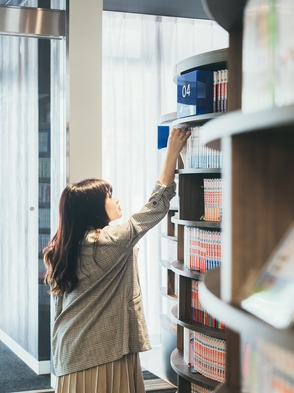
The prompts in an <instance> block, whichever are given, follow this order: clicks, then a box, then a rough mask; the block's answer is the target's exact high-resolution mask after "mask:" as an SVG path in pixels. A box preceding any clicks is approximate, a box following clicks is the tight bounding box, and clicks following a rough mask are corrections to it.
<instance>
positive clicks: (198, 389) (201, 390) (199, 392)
mask: <svg viewBox="0 0 294 393" xmlns="http://www.w3.org/2000/svg"><path fill="white" fill-rule="evenodd" d="M213 392H214V389H209V388H207V387H204V386H200V385H198V384H197V383H193V382H192V383H191V393H213Z"/></svg>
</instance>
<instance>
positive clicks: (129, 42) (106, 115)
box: [102, 11, 228, 344]
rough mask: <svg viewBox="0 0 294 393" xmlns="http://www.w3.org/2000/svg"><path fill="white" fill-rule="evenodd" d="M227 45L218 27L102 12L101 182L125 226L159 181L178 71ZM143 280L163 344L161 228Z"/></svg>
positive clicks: (149, 313) (151, 242)
mask: <svg viewBox="0 0 294 393" xmlns="http://www.w3.org/2000/svg"><path fill="white" fill-rule="evenodd" d="M227 46H228V35H227V33H226V32H225V31H224V30H223V29H222V28H221V27H219V26H218V25H217V24H216V23H215V22H212V21H205V20H193V19H183V18H171V17H158V16H151V15H139V14H124V13H116V12H108V11H104V13H103V76H102V80H103V100H102V103H103V118H102V124H103V134H102V135H103V136H102V138H103V142H102V144H103V149H102V150H103V166H102V167H103V178H105V179H107V180H108V181H109V182H110V183H111V184H112V186H113V190H114V191H113V195H114V196H115V197H117V198H118V199H119V200H120V204H121V206H122V211H123V219H124V220H126V219H128V218H129V216H130V215H131V214H132V213H134V212H135V211H137V210H138V209H140V208H141V206H143V204H144V203H145V202H146V201H147V199H148V197H149V195H150V193H151V191H152V188H153V185H154V183H155V181H156V179H157V177H158V175H159V170H160V168H159V161H160V157H159V154H158V150H157V125H158V122H159V119H160V116H162V115H164V114H167V113H171V112H175V111H176V85H175V83H174V82H173V67H174V65H175V64H176V63H178V62H179V61H181V60H183V59H185V58H187V57H190V56H193V55H195V54H198V53H202V52H207V51H210V50H214V49H220V48H224V47H227ZM139 246H140V252H139V270H140V281H141V286H142V291H143V299H144V308H145V314H146V318H147V323H148V328H149V333H150V337H151V341H152V343H153V344H155V343H158V341H160V322H159V316H160V313H162V303H161V300H160V299H161V294H160V286H161V277H160V275H161V268H160V265H159V260H160V226H157V227H156V228H153V229H152V230H151V231H150V232H149V233H148V234H147V235H146V236H145V237H144V238H143V239H142V240H141V241H140V244H139Z"/></svg>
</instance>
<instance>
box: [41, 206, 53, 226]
mask: <svg viewBox="0 0 294 393" xmlns="http://www.w3.org/2000/svg"><path fill="white" fill-rule="evenodd" d="M39 228H50V209H47V208H44V209H43V208H40V209H39Z"/></svg>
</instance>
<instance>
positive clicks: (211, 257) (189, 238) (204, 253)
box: [184, 226, 222, 272]
mask: <svg viewBox="0 0 294 393" xmlns="http://www.w3.org/2000/svg"><path fill="white" fill-rule="evenodd" d="M184 259H185V265H186V266H187V267H188V268H189V269H193V270H197V271H199V272H207V271H208V270H211V269H214V268H215V267H218V266H220V265H221V261H222V234H221V232H218V231H211V230H204V229H200V228H197V227H188V226H185V227H184Z"/></svg>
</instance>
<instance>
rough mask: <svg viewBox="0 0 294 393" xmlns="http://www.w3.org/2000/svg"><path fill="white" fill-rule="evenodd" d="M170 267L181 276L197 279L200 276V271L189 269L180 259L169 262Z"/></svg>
mask: <svg viewBox="0 0 294 393" xmlns="http://www.w3.org/2000/svg"><path fill="white" fill-rule="evenodd" d="M171 269H172V271H174V272H175V273H177V274H180V275H181V276H184V277H188V278H192V280H199V279H200V276H201V273H200V272H198V271H196V270H192V269H189V268H188V267H186V266H185V265H184V263H183V262H182V261H175V262H173V263H172V264H171Z"/></svg>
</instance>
